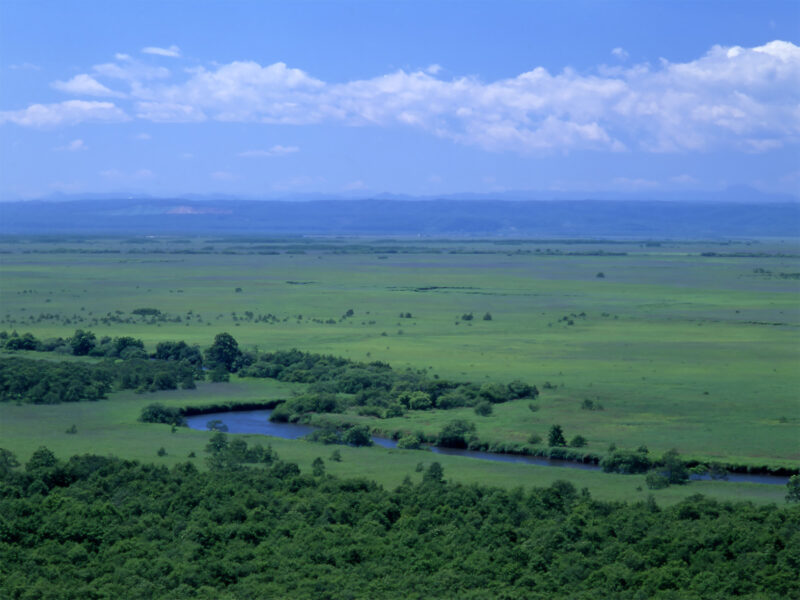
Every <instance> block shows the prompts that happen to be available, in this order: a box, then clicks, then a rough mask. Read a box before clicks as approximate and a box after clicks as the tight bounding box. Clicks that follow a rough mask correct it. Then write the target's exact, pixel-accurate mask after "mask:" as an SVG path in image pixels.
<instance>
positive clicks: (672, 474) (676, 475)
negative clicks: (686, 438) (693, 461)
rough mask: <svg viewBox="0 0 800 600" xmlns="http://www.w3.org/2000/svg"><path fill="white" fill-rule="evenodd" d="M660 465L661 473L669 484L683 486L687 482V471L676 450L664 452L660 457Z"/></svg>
mask: <svg viewBox="0 0 800 600" xmlns="http://www.w3.org/2000/svg"><path fill="white" fill-rule="evenodd" d="M661 465H663V467H662V469H661V472H662V473H664V475H666V477H667V480H668V481H669V482H670V483H671V484H683V483H687V482H688V481H689V470H688V469H687V468H686V464H685V463H684V462H683V461H682V460H681V458H680V456H679V454H678V451H677V450H675V449H672V450H669V451H667V452H665V453H664V456H662V457H661Z"/></svg>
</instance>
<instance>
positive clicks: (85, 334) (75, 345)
mask: <svg viewBox="0 0 800 600" xmlns="http://www.w3.org/2000/svg"><path fill="white" fill-rule="evenodd" d="M69 345H70V346H71V347H72V353H73V354H74V355H75V356H86V355H87V354H89V352H91V351H92V350H93V349H94V347H95V346H96V345H97V338H96V337H95V335H94V334H93V333H92V332H91V331H84V330H83V329H76V330H75V334H74V335H73V336H72V337H71V338H69Z"/></svg>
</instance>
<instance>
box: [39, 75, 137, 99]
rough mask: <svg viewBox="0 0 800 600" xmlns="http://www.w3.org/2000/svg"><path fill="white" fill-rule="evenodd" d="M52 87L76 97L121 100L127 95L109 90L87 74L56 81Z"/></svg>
mask: <svg viewBox="0 0 800 600" xmlns="http://www.w3.org/2000/svg"><path fill="white" fill-rule="evenodd" d="M52 86H53V88H55V89H57V90H58V91H60V92H66V93H68V94H74V95H76V96H107V97H117V98H120V97H123V96H124V95H125V94H121V93H119V92H115V91H114V90H111V89H109V88H107V87H106V86H104V85H103V84H102V83H100V82H99V81H97V80H96V79H95V78H94V77H92V76H91V75H87V74H86V73H82V74H80V75H75V77H73V78H72V79H70V80H68V81H54V82H53V83H52Z"/></svg>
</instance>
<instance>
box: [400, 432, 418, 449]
mask: <svg viewBox="0 0 800 600" xmlns="http://www.w3.org/2000/svg"><path fill="white" fill-rule="evenodd" d="M397 447H398V448H400V449H402V450H419V449H420V448H421V447H422V444H421V442H420V439H419V436H418V435H416V434H414V433H410V434H408V435H404V436H403V437H401V438H400V439H399V440H397Z"/></svg>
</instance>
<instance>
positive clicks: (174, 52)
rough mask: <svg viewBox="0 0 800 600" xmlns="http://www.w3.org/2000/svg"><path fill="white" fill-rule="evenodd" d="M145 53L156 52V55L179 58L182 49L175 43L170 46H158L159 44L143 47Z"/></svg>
mask: <svg viewBox="0 0 800 600" xmlns="http://www.w3.org/2000/svg"><path fill="white" fill-rule="evenodd" d="M142 52H143V53H144V54H155V55H156V56H168V57H170V58H178V57H179V56H180V55H181V49H180V48H178V47H177V46H175V45H172V46H170V47H169V48H158V47H157V46H147V47H146V48H142Z"/></svg>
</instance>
